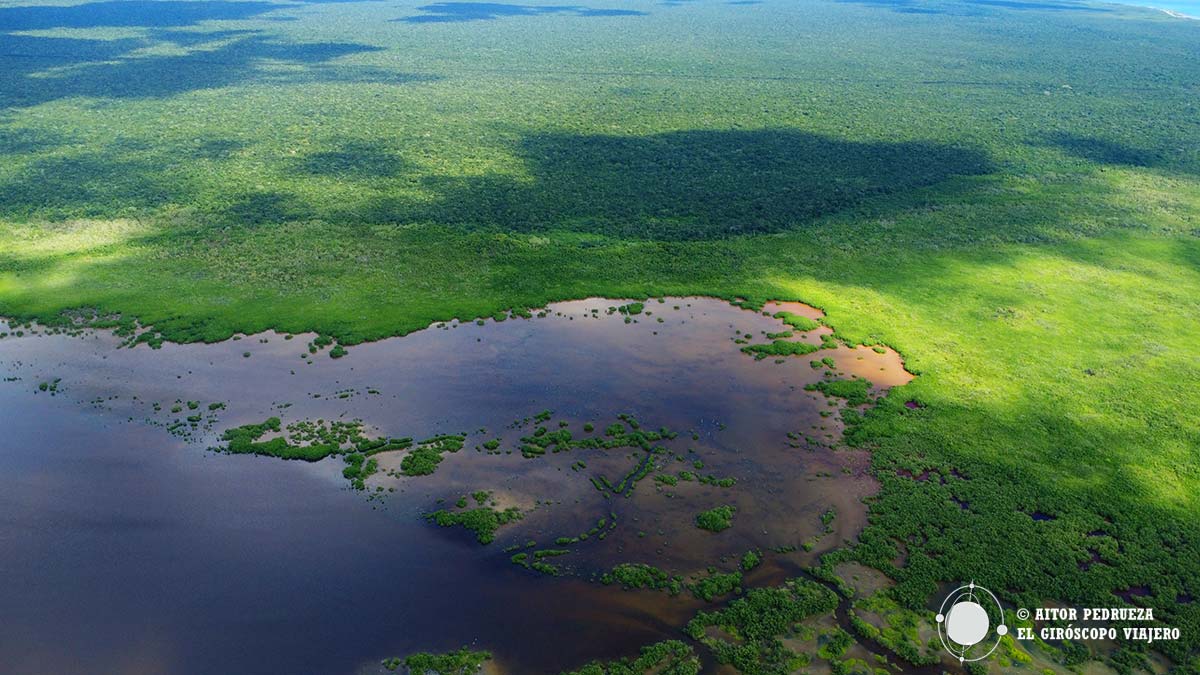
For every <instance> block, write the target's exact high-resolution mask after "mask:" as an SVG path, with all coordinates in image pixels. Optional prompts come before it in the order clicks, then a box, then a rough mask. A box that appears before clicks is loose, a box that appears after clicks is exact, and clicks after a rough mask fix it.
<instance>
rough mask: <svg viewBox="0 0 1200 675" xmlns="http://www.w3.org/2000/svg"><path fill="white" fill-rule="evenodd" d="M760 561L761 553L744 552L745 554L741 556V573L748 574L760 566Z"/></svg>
mask: <svg viewBox="0 0 1200 675" xmlns="http://www.w3.org/2000/svg"><path fill="white" fill-rule="evenodd" d="M762 559H763V556H762V552H761V551H746V554H745V555H743V556H742V564H741V567H742V571H743V572H749V571H750V570H752V569H754V568H755V567H758V566H759V565H760V564H762Z"/></svg>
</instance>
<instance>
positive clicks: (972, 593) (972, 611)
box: [937, 581, 1008, 663]
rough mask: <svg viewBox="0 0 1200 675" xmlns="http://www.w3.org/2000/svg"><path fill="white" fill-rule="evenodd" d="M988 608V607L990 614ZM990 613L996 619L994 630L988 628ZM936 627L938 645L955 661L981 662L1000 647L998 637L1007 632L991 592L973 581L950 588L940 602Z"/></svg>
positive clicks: (989, 626)
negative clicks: (940, 642) (951, 589)
mask: <svg viewBox="0 0 1200 675" xmlns="http://www.w3.org/2000/svg"><path fill="white" fill-rule="evenodd" d="M989 609H990V610H992V611H991V613H990V614H989V612H988V610H989ZM993 616H994V617H995V618H996V620H997V621H998V622H999V623H998V624H997V625H996V627H995V630H993V629H992V617H993ZM937 629H938V638H940V639H941V641H942V647H943V648H944V649H945V650H946V651H947V652H949V653H950V655H951V656H953V657H954V658H956V659H958V662H959V663H964V662H966V661H981V660H983V659H986V658H987V657H989V656H991V654H992V652H994V651H996V647H998V646H1000V638H1001V637H1003V636H1004V635H1006V634H1007V633H1008V626H1005V625H1004V608H1003V607H1001V606H1000V601H999V600H997V599H996V596H995V594H993V593H992V592H991V591H989V590H988V589H986V588H984V587H983V586H976V585H975V582H973V581H972V582H971V583H969V584H967V585H966V586H959V587H958V588H956V589H954V590H953V591H951V592H950V594H949V595H947V596H946V599H945V600H943V601H942V607H941V609H939V610H938V615H937ZM989 635H993V636H994V639H993V637H989Z"/></svg>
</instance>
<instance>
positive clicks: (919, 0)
mask: <svg viewBox="0 0 1200 675" xmlns="http://www.w3.org/2000/svg"><path fill="white" fill-rule="evenodd" d="M835 1H836V2H839V3H842V4H854V5H867V6H870V7H883V8H889V9H891V10H892V11H894V12H899V13H901V14H954V15H972V14H980V13H981V10H980V8H985V7H994V8H1002V9H1015V10H1048V11H1078V12H1107V11H1110V10H1108V9H1106V8H1103V7H1092V6H1089V5H1084V4H1080V3H1073V2H1034V1H1029V2H1025V1H1022V0H960V1H959V2H928V1H927V0H835Z"/></svg>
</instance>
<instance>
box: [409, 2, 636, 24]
mask: <svg viewBox="0 0 1200 675" xmlns="http://www.w3.org/2000/svg"><path fill="white" fill-rule="evenodd" d="M417 9H419V10H421V11H423V12H427V13H426V14H417V15H415V16H406V17H404V18H402V19H393V20H394V21H401V22H404V23H458V22H463V21H491V20H495V19H500V18H503V17H509V16H542V15H546V14H571V15H574V16H644V15H645V14H646V13H645V12H641V11H638V10H634V9H592V8H589V7H579V6H575V5H512V4H507V3H500V2H435V3H433V4H431V5H424V6H422V7H418V8H417Z"/></svg>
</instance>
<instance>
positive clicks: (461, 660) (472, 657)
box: [382, 647, 492, 675]
mask: <svg viewBox="0 0 1200 675" xmlns="http://www.w3.org/2000/svg"><path fill="white" fill-rule="evenodd" d="M491 658H492V655H491V654H490V653H489V652H482V651H481V652H475V651H471V650H469V649H467V648H466V647H463V648H461V649H459V650H458V651H454V652H448V653H446V654H430V653H428V652H419V653H417V654H412V655H410V656H406V657H404V658H403V659H400V658H398V657H395V658H390V659H384V661H383V663H382V665H383V667H384V668H386V669H387V670H397V669H398V668H400V666H405V667H406V668H408V672H409V673H411V674H412V675H474V673H477V672H479V669H480V668H482V667H483V663H484V662H485V661H490V660H491Z"/></svg>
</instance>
